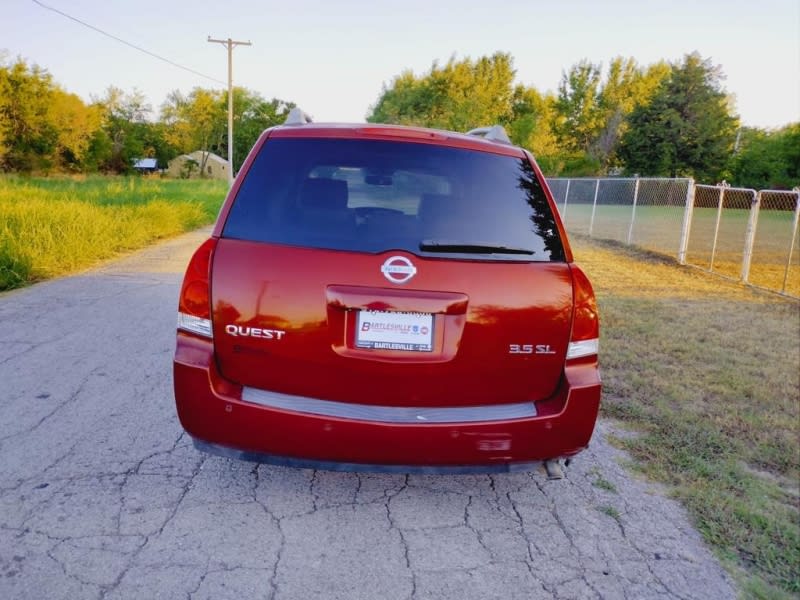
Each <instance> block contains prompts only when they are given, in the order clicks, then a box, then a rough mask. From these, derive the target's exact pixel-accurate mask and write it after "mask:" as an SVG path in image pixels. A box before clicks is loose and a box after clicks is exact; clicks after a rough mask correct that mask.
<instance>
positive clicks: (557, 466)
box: [544, 458, 564, 479]
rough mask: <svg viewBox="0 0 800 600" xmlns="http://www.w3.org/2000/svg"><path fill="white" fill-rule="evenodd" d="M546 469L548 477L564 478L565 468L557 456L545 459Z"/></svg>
mask: <svg viewBox="0 0 800 600" xmlns="http://www.w3.org/2000/svg"><path fill="white" fill-rule="evenodd" d="M544 470H545V471H546V472H547V478H548V479H564V469H562V468H561V462H560V461H559V460H558V459H557V458H556V459H551V460H546V461H544Z"/></svg>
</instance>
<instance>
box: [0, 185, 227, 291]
mask: <svg viewBox="0 0 800 600" xmlns="http://www.w3.org/2000/svg"><path fill="white" fill-rule="evenodd" d="M226 191H227V185H226V183H225V182H218V181H213V182H211V181H174V180H158V179H143V178H140V177H130V178H120V177H97V176H95V177H89V178H83V179H76V178H56V179H51V178H47V179H44V178H31V179H22V178H18V177H3V178H0V290H3V289H10V288H14V287H20V286H23V285H26V284H28V283H31V282H34V281H38V280H41V279H46V278H49V277H54V276H57V275H62V274H64V273H69V272H72V271H75V270H78V269H82V268H86V267H89V266H91V265H92V264H95V263H96V262H97V261H99V260H103V259H107V258H110V257H112V256H115V255H116V254H118V253H120V252H124V251H129V250H134V249H136V248H141V247H143V246H145V245H147V244H149V243H152V242H153V241H154V240H157V239H160V238H164V237H168V236H172V235H176V234H178V233H181V232H183V231H188V230H190V229H193V228H196V227H198V226H200V225H202V224H204V223H209V222H211V221H212V220H213V219H214V216H215V215H216V212H217V210H218V208H219V205H220V204H221V202H222V200H223V198H224V195H225V192H226Z"/></svg>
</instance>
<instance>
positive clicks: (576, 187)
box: [548, 178, 800, 298]
mask: <svg viewBox="0 0 800 600" xmlns="http://www.w3.org/2000/svg"><path fill="white" fill-rule="evenodd" d="M548 183H549V185H550V190H551V192H552V194H553V199H554V200H555V201H556V205H557V206H558V210H559V212H560V214H561V219H562V221H563V222H564V225H565V227H566V228H567V230H568V231H569V232H570V234H578V235H587V236H590V237H595V238H599V239H608V240H616V241H619V242H622V243H625V244H633V245H636V246H639V247H641V248H645V249H647V250H651V251H654V252H658V253H661V254H666V255H670V256H675V257H676V258H677V259H678V262H679V263H680V264H689V265H693V266H696V267H699V268H701V269H705V270H707V271H709V272H711V273H715V274H717V275H720V276H723V277H728V278H732V279H737V280H740V281H742V282H744V283H747V284H750V285H754V286H758V287H763V288H766V289H769V290H773V291H776V292H779V293H782V294H787V295H790V296H794V297H798V298H800V240H798V234H799V233H800V232H798V220H799V218H800V191H799V190H794V191H779V190H761V191H756V190H751V189H743V188H732V187H730V186H727V185H716V186H712V185H696V184H695V183H694V181H693V180H691V179H665V178H632V179H626V178H606V179H603V178H574V179H561V178H553V179H548Z"/></svg>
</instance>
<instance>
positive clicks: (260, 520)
mask: <svg viewBox="0 0 800 600" xmlns="http://www.w3.org/2000/svg"><path fill="white" fill-rule="evenodd" d="M208 231H209V230H203V231H200V232H195V233H192V234H188V235H185V236H183V237H181V238H178V239H175V240H171V241H168V242H165V243H162V244H160V245H158V246H155V247H153V248H150V249H147V250H145V251H142V252H139V253H136V254H133V255H131V256H128V257H126V258H123V259H121V260H118V261H115V262H113V263H109V264H106V265H105V266H103V267H101V268H99V269H96V270H93V271H89V272H85V273H82V274H78V275H75V276H72V277H67V278H62V279H58V280H53V281H49V282H45V283H41V284H38V285H36V286H33V287H30V288H27V289H24V290H18V291H14V292H9V293H5V294H0V403H1V404H0V406H1V407H2V411H0V598H9V599H12V598H13V599H16V598H37V599H38V598H48V599H53V600H55V599H59V598H64V599H76V598H108V599H130V598H142V599H154V598H169V599H172V598H187V599H206V598H208V599H211V598H213V599H225V598H235V599H244V598H274V599H276V600H278V599H291V598H301V599H312V598H326V599H327V598H342V599H359V598H364V599H387V600H388V599H394V598H397V599H408V598H415V599H426V598H430V599H439V598H458V599H459V600H460V599H464V600H469V599H472V598H475V599H486V598H503V599H516V598H557V599H569V598H631V599H645V598H664V599H666V598H680V599H689V598H698V599H700V598H702V599H706V598H734V597H736V591H735V588H734V587H733V584H732V582H731V579H730V578H729V577H728V575H727V574H726V573H725V572H724V571H723V570H722V568H721V567H720V566H719V564H718V563H717V562H716V561H715V559H714V558H713V556H712V555H711V554H710V552H709V551H708V550H707V549H706V548H705V547H704V546H703V544H702V541H701V538H700V536H699V534H697V532H695V531H694V530H693V529H692V527H691V526H690V524H689V522H688V520H687V518H686V515H685V513H684V511H683V510H682V509H681V508H680V507H679V506H678V505H677V504H676V503H675V502H674V501H672V500H669V499H667V498H666V497H665V496H664V494H663V492H662V491H660V490H659V488H658V487H656V486H654V485H651V484H648V483H646V482H644V481H641V480H639V479H637V478H634V477H632V476H631V474H630V473H629V472H628V471H626V470H625V469H624V468H623V467H622V466H620V464H621V462H623V461H624V460H625V457H624V456H623V455H622V454H621V453H620V452H619V451H617V450H615V449H613V448H612V447H611V446H610V445H609V444H608V443H607V442H606V437H607V435H608V433H609V432H610V431H612V430H613V424H612V423H608V422H603V421H601V422H600V424H599V427H598V431H597V432H596V433H595V437H594V439H593V441H592V446H591V448H590V449H589V450H588V451H586V452H584V453H583V454H581V455H579V456H578V457H577V458H576V459H575V460H574V461H573V462H572V464H571V465H570V466H569V467H567V468H566V469H565V473H566V477H565V479H563V480H560V481H551V480H548V479H547V478H546V476H545V475H544V473H543V471H534V472H530V473H514V474H502V475H447V476H431V475H414V474H412V475H402V474H399V475H398V474H364V473H360V474H355V473H335V472H327V471H312V470H306V469H290V468H284V467H274V466H269V465H256V464H253V463H245V462H239V461H232V460H228V459H223V458H219V457H211V456H206V455H202V454H200V453H198V452H197V451H196V450H194V448H193V447H192V445H191V440H190V439H188V437H187V436H186V435H185V434H184V433H183V432H182V429H181V427H180V424H179V423H178V420H177V417H176V415H175V409H174V401H173V397H172V378H171V360H172V352H173V348H174V331H175V320H176V306H177V296H178V290H179V286H180V280H181V277H182V274H183V269H184V267H185V265H186V262H187V261H188V258H189V256H190V254H191V252H192V251H193V249H194V248H195V247H196V246H197V245H198V244H199V242H200V241H201V240H202V239H203V238H204V237H205V236H206V235H207V233H208Z"/></svg>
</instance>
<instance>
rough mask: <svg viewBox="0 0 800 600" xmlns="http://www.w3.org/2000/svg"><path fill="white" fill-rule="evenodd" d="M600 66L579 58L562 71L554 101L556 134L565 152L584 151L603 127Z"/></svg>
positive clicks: (585, 151)
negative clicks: (600, 99) (556, 96)
mask: <svg viewBox="0 0 800 600" xmlns="http://www.w3.org/2000/svg"><path fill="white" fill-rule="evenodd" d="M599 88H600V65H595V64H592V63H590V62H589V61H587V60H582V61H580V62H579V63H578V64H576V65H573V66H572V67H571V68H570V70H569V71H568V72H566V73H563V74H562V76H561V83H560V84H559V86H558V99H557V100H556V106H555V108H556V113H557V118H556V135H557V138H558V142H559V144H560V145H561V148H562V149H563V150H565V151H567V152H570V153H575V152H584V153H587V152H588V151H589V149H590V148H591V146H592V144H593V143H594V141H595V140H596V139H597V137H598V136H599V134H600V131H601V130H602V127H603V114H602V112H601V110H600V103H599Z"/></svg>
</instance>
